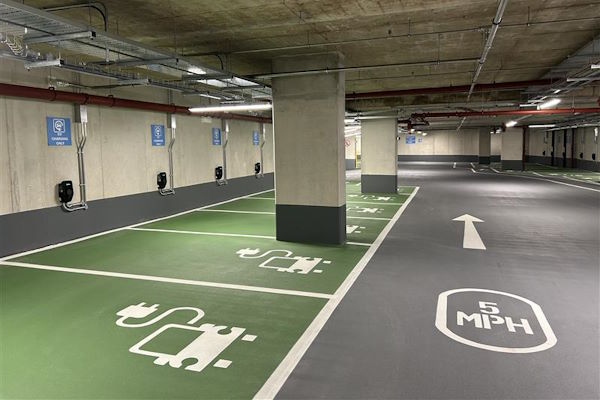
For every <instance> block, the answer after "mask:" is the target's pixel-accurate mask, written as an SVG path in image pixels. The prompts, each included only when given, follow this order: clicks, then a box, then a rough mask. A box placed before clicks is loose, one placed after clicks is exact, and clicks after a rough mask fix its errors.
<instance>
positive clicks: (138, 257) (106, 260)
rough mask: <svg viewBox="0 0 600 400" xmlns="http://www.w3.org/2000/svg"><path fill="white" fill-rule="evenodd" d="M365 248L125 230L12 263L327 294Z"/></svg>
mask: <svg viewBox="0 0 600 400" xmlns="http://www.w3.org/2000/svg"><path fill="white" fill-rule="evenodd" d="M367 249H368V247H366V246H358V245H345V246H317V245H309V244H300V243H289V242H278V241H276V240H273V239H257V238H250V237H221V236H206V235H196V234H189V233H172V232H160V231H158V232H157V231H138V230H129V229H128V230H122V231H118V232H115V233H110V234H107V235H103V236H99V237H95V238H92V239H88V240H85V241H81V242H76V243H73V244H70V245H66V246H62V247H58V248H54V249H51V250H47V251H43V252H39V253H34V254H30V255H27V256H24V257H20V258H17V259H14V260H11V261H17V262H24V263H30V264H40V265H51V266H59V267H67V268H81V269H91V270H102V271H111V272H122V273H129V274H136V275H150V276H160V277H168V278H177V279H188V280H194V281H209V282H218V283H226V284H239V285H250V286H256V287H267V288H276V289H286V290H301V291H308V292H319V293H329V294H331V293H333V292H335V290H336V289H337V287H338V286H339V285H340V284H341V282H342V281H343V280H344V279H345V277H346V276H347V275H348V273H349V272H350V271H351V270H352V268H354V266H355V265H356V264H357V263H358V261H359V260H360V258H361V257H362V256H363V254H364V253H365V252H366V251H367Z"/></svg>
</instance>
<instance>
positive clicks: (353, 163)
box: [346, 158, 356, 171]
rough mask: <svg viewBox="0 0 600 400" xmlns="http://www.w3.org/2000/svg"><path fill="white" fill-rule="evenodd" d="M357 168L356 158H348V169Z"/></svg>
mask: <svg viewBox="0 0 600 400" xmlns="http://www.w3.org/2000/svg"><path fill="white" fill-rule="evenodd" d="M353 169H356V160H354V159H351V158H350V159H348V158H346V171H350V170H353Z"/></svg>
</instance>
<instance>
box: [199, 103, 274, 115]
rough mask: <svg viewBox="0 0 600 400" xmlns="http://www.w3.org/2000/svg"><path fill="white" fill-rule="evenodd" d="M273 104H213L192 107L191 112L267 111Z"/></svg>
mask: <svg viewBox="0 0 600 400" xmlns="http://www.w3.org/2000/svg"><path fill="white" fill-rule="evenodd" d="M272 107H273V106H272V105H271V104H269V103H264V104H235V105H227V106H211V107H192V108H190V109H189V110H190V112H193V113H211V112H229V111H265V110H270V109H271V108H272Z"/></svg>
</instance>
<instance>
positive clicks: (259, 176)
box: [256, 122, 266, 178]
mask: <svg viewBox="0 0 600 400" xmlns="http://www.w3.org/2000/svg"><path fill="white" fill-rule="evenodd" d="M260 138H261V140H260V173H258V174H257V175H256V177H257V178H262V177H264V176H265V174H264V169H265V164H264V162H263V160H264V157H263V147H265V142H266V140H265V124H263V123H262V122H261V123H260Z"/></svg>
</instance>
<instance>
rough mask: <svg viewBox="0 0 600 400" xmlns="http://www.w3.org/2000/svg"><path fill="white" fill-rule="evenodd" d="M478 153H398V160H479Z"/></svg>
mask: <svg viewBox="0 0 600 400" xmlns="http://www.w3.org/2000/svg"><path fill="white" fill-rule="evenodd" d="M478 160H479V156H478V155H474V156H472V155H408V154H400V155H398V161H431V162H477V161H478Z"/></svg>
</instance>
